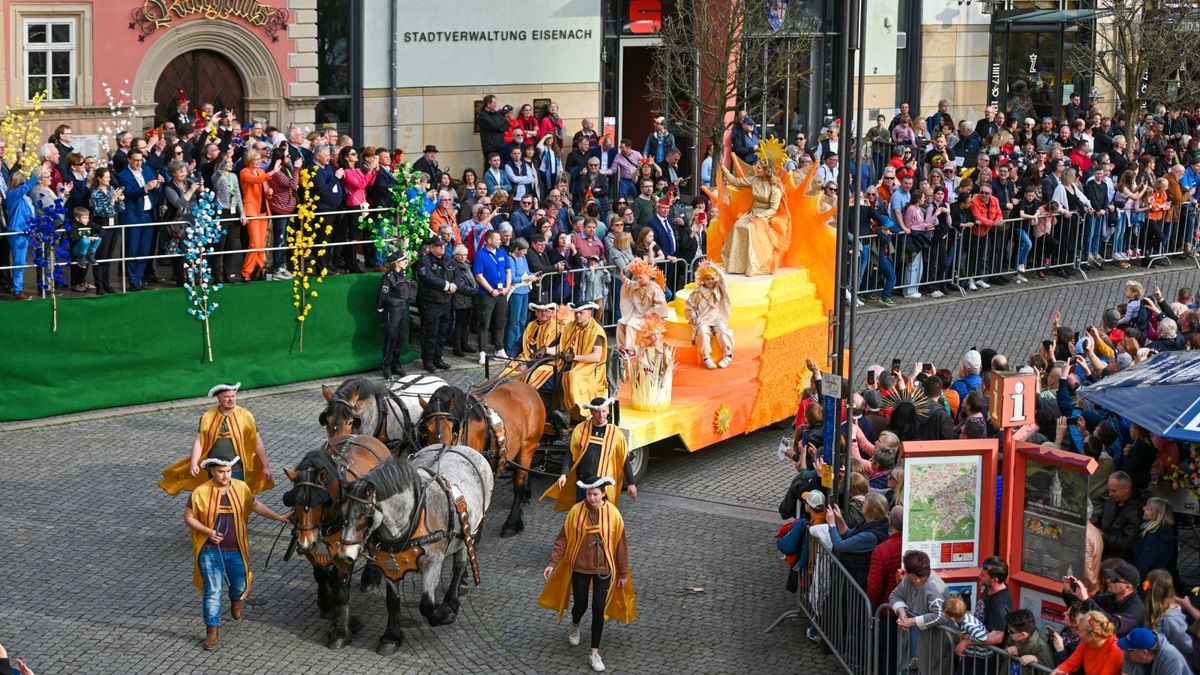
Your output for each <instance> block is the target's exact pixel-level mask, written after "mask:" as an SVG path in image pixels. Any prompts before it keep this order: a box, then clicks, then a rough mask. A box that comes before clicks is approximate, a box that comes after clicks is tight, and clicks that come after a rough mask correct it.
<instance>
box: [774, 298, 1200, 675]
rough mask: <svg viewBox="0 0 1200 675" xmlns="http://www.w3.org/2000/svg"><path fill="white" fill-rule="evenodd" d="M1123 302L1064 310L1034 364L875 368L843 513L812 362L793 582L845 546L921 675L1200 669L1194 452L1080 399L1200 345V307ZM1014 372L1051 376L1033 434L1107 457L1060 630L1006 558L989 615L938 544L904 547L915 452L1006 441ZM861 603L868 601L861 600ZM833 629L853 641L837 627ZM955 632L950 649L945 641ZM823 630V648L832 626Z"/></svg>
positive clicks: (1035, 340)
mask: <svg viewBox="0 0 1200 675" xmlns="http://www.w3.org/2000/svg"><path fill="white" fill-rule="evenodd" d="M1113 300H1114V302H1113V304H1112V305H1111V306H1110V307H1102V308H1097V312H1096V322H1095V324H1094V325H1087V326H1084V327H1082V328H1080V329H1079V330H1078V331H1076V330H1075V329H1074V328H1072V327H1070V326H1065V325H1062V324H1061V315H1060V314H1059V313H1057V312H1056V313H1055V314H1054V316H1053V317H1052V318H1051V320H1050V322H1049V323H1050V325H1049V326H1048V331H1047V335H1046V336H1045V337H1044V339H1042V338H1039V337H1037V336H1030V351H1029V353H1028V354H1025V355H1022V356H1021V357H1020V359H1019V360H1018V359H1017V358H1013V359H1010V358H1009V356H1008V355H1005V354H1000V353H997V352H996V351H995V350H992V349H988V348H980V349H974V348H972V349H970V350H968V351H967V352H966V353H965V354H964V355H963V358H962V360H961V363H959V364H957V368H956V370H955V371H954V372H952V371H951V370H949V369H945V368H939V367H937V366H936V365H935V364H932V363H921V362H918V363H916V364H915V365H914V367H913V369H912V371H911V372H902V371H903V369H902V368H901V367H900V365H899V364H895V363H893V365H892V367H891V368H884V367H882V366H879V365H874V366H871V367H870V368H869V369H868V370H867V372H866V375H865V380H864V381H863V382H862V383H860V385H859V387H858V388H857V391H855V392H854V393H853V394H852V395H851V400H850V406H849V409H848V411H847V413H846V414H843V416H842V417H841V418H840V419H839V423H840V424H841V428H842V430H843V432H845V431H848V432H849V434H850V437H851V438H853V439H854V442H853V443H852V444H851V446H850V448H849V451H848V454H849V459H848V463H849V465H850V466H849V471H850V476H849V482H848V483H846V482H845V480H846V478H845V475H844V473H843V474H842V475H840V476H838V477H837V478H836V480H837V482H838V484H839V485H842V484H848V485H849V494H848V495H847V500H848V501H847V502H846V504H847V505H845V506H842V507H841V508H839V506H838V505H836V504H834V503H831V500H830V497H829V495H828V493H827V492H828V491H827V490H825V489H824V488H823V487H822V485H821V474H822V470H823V469H824V468H825V467H824V466H823V464H822V456H823V452H822V449H823V448H822V444H823V441H822V430H823V427H824V421H825V420H824V412H823V407H822V404H821V402H820V399H819V392H820V382H819V378H820V371H819V369H818V368H817V365H816V364H815V363H812V362H810V363H809V369H810V370H811V371H812V372H813V383H812V385H811V386H810V387H809V388H808V389H806V390H805V392H804V393H803V395H802V398H801V402H800V406H799V410H798V413H797V418H796V426H795V430H794V434H793V437H792V441H791V443H790V450H789V451H788V454H789V456H790V459H791V460H792V461H793V462H795V468H796V474H795V476H794V479H793V480H792V482H791V485H790V486H789V488H788V491H787V493H786V495H785V496H784V498H783V500H782V501H781V503H780V505H779V512H780V515H781V517H783V519H784V520H785V521H786V522H785V524H784V526H783V527H782V528H781V530H780V533H779V536H778V537H777V540H778V542H777V543H778V545H779V548H780V551H781V552H783V553H784V554H785V555H787V556H788V563H789V570H791V573H792V578H791V580H790V581H789V586H790V587H792V588H797V587H802V586H803V585H804V583H805V581H804V578H805V574H806V572H807V573H808V574H811V570H812V567H813V565H814V561H815V558H816V557H817V556H818V553H819V552H820V551H824V552H825V553H826V554H827V555H832V556H835V557H836V558H837V559H838V560H839V561H840V562H841V564H842V566H843V567H844V568H845V571H846V574H847V575H848V576H849V577H850V580H849V581H850V583H853V584H855V585H857V586H858V587H859V588H861V589H862V591H863V592H864V593H865V594H866V596H867V597H868V598H869V599H870V604H871V606H872V607H880V606H886V607H887V608H888V610H886V611H885V617H886V621H885V622H884V624H882V625H883V626H884V627H885V628H881V630H885V629H886V630H891V631H901V632H904V631H907V632H908V633H909V634H910V635H911V636H912V639H911V640H910V642H911V643H912V644H913V645H914V646H913V650H914V651H913V652H912V656H913V657H914V658H915V659H916V661H914V663H913V667H914V668H918V670H919V672H922V673H927V672H928V673H943V672H944V673H949V672H952V671H953V667H954V663H953V662H954V661H955V659H957V660H958V662H963V661H964V660H965V661H967V662H966V663H962V667H963V669H962V670H960V671H957V672H965V673H994V672H1007V671H1008V667H1007V664H1004V667H1003V668H999V669H998V668H997V667H996V666H995V665H993V666H989V667H983V668H980V667H978V666H979V664H982V663H984V661H980V659H1003V656H1002V654H1001V653H1000V652H1001V651H1004V652H1007V653H1008V654H1009V655H1010V656H1011V658H1012V659H1013V660H1014V661H1016V662H1019V666H1023V667H1026V670H1023V671H1022V672H1026V673H1032V672H1033V671H1032V670H1029V669H1028V667H1029V666H1030V665H1031V664H1034V663H1038V664H1041V665H1042V666H1044V667H1046V668H1047V669H1056V670H1057V671H1058V672H1063V673H1075V672H1084V671H1085V670H1086V672H1087V673H1088V675H1096V674H1101V675H1104V674H1112V675H1117V674H1119V673H1122V672H1126V673H1134V672H1154V673H1168V672H1169V673H1189V672H1200V671H1197V670H1196V669H1197V667H1198V666H1200V649H1194V648H1193V640H1194V636H1200V602H1196V598H1197V597H1198V592H1197V591H1196V589H1191V590H1187V588H1186V587H1185V585H1184V584H1183V581H1182V580H1181V578H1180V573H1179V537H1178V536H1177V530H1176V528H1177V525H1178V523H1177V522H1176V520H1175V514H1174V513H1173V511H1172V508H1171V505H1170V504H1169V503H1168V501H1167V500H1166V499H1165V498H1164V497H1165V496H1167V492H1169V490H1168V491H1167V492H1164V491H1163V488H1162V487H1160V486H1164V485H1165V484H1166V483H1167V482H1169V481H1172V482H1173V481H1177V480H1179V479H1178V478H1166V479H1163V482H1162V483H1160V477H1163V476H1165V475H1175V476H1178V475H1184V474H1186V473H1189V472H1191V471H1193V468H1192V466H1191V463H1192V462H1193V461H1194V459H1193V458H1192V457H1191V453H1192V452H1193V449H1192V448H1191V447H1189V445H1188V444H1186V443H1181V442H1177V441H1172V440H1169V439H1166V438H1162V437H1159V436H1157V435H1154V434H1152V433H1151V432H1150V431H1148V430H1147V429H1144V428H1142V427H1140V426H1138V425H1137V424H1136V423H1133V422H1131V421H1130V420H1128V419H1126V418H1124V417H1122V416H1121V415H1120V413H1119V412H1117V411H1113V410H1105V409H1103V408H1100V407H1098V406H1095V405H1094V404H1092V403H1090V402H1089V401H1087V400H1085V399H1084V398H1083V397H1082V396H1081V394H1080V391H1079V390H1080V388H1081V387H1083V386H1085V385H1087V384H1089V383H1094V382H1098V381H1100V380H1102V379H1104V378H1106V377H1110V376H1112V375H1114V374H1116V373H1119V372H1121V371H1123V370H1125V369H1127V368H1130V367H1132V366H1134V365H1135V364H1139V363H1142V362H1144V361H1146V360H1147V359H1150V358H1152V357H1153V356H1155V355H1156V354H1158V353H1160V352H1164V351H1178V350H1197V349H1200V311H1198V310H1197V307H1196V300H1195V297H1194V295H1193V292H1192V289H1191V288H1186V287H1184V288H1180V289H1178V290H1177V292H1176V293H1175V294H1174V295H1172V296H1167V295H1166V294H1164V293H1163V292H1162V291H1161V290H1160V289H1158V288H1154V289H1152V290H1150V291H1149V292H1148V291H1147V290H1146V289H1145V288H1144V287H1143V285H1142V284H1141V283H1139V282H1138V281H1135V280H1129V281H1127V282H1126V284H1125V292H1124V293H1123V296H1122V297H1120V298H1114V299H1113ZM1010 371H1019V372H1022V373H1028V374H1033V375H1036V377H1037V380H1038V382H1039V392H1038V395H1037V410H1036V413H1035V418H1034V422H1035V423H1034V425H1032V426H1030V427H1027V428H1024V429H1022V430H1021V431H1020V432H1018V434H1017V435H1018V436H1019V437H1020V438H1019V440H1024V441H1027V442H1030V443H1034V444H1043V445H1047V446H1050V447H1054V448H1057V449H1060V450H1065V451H1068V452H1074V453H1079V454H1082V455H1087V456H1089V457H1092V458H1094V459H1095V460H1096V463H1097V467H1098V468H1097V470H1096V472H1095V473H1094V474H1093V475H1092V477H1091V479H1090V481H1091V482H1090V486H1091V494H1090V495H1089V497H1090V498H1089V500H1088V503H1087V517H1088V520H1087V548H1086V557H1085V560H1084V565H1083V569H1082V570H1079V569H1078V568H1076V571H1074V572H1072V573H1068V576H1066V577H1064V578H1063V583H1062V589H1061V593H1062V600H1063V604H1064V606H1065V607H1068V608H1069V611H1068V612H1067V613H1066V616H1065V617H1064V618H1063V622H1062V624H1063V626H1064V628H1063V630H1061V631H1054V630H1051V631H1049V632H1048V633H1047V634H1045V635H1043V634H1042V633H1041V632H1040V631H1039V630H1038V629H1037V625H1036V623H1035V620H1034V616H1033V615H1032V614H1031V613H1030V612H1029V611H1028V610H1027V609H1021V610H1017V611H1014V610H1013V606H1014V603H1013V597H1012V593H1011V591H1010V590H1009V589H1008V587H1007V585H1006V583H1007V578H1008V574H1009V569H1008V564H1007V562H1006V561H1005V560H1002V559H1000V558H989V559H987V560H985V561H983V563H982V565H981V570H982V571H981V573H980V575H979V579H978V590H977V592H975V593H974V597H975V603H974V612H973V613H972V612H971V611H969V609H967V608H964V601H963V598H961V597H959V596H957V595H955V594H952V593H949V592H947V590H946V585H945V584H944V583H942V581H941V580H940V579H939V577H938V575H937V572H936V571H935V570H934V569H932V568H931V563H930V561H929V557H928V556H927V555H926V554H924V553H922V552H920V551H902V550H901V535H902V532H903V527H904V514H903V510H904V508H905V505H904V491H905V476H904V462H903V449H904V444H905V443H907V442H910V441H937V440H949V439H973V438H1002V434H1001V433H1000V432H999V430H997V429H995V428H993V427H992V425H991V422H990V420H989V418H988V416H987V410H988V409H989V401H988V392H989V383H990V380H991V379H992V378H993V377H995V376H996V374H997V373H1001V372H1010ZM847 427H848V429H847ZM1007 450H1008V449H1007V448H1003V447H1002V448H1001V454H1003V453H1004V452H1006V451H1007ZM996 468H997V474H998V475H999V474H1000V471H999V469H1000V466H997V467H996ZM1179 472H1182V473H1179ZM1002 489H1003V485H1002V478H1001V479H999V480H998V481H997V486H996V492H995V504H994V507H995V508H994V510H993V509H992V508H990V507H991V506H992V505H991V504H988V506H987V507H986V508H985V509H984V514H985V515H986V516H987V517H993V518H995V520H996V522H997V525H999V521H1000V515H1001V513H1000V509H1001V503H1000V494H1001V491H1002ZM1185 517H1186V516H1185ZM997 531H999V528H998V527H997ZM1064 564H1065V562H1064ZM933 567H936V565H933ZM898 569H900V570H902V571H901V572H899V573H898V572H897V570H898ZM1074 575H1077V576H1074ZM809 583H815V582H814V581H812V580H811V579H810V580H809ZM830 587H831V586H830V585H829V584H828V583H826V584H823V588H825V589H828V588H830ZM833 587H837V586H836V585H833ZM823 592H830V591H828V590H826V591H823ZM844 604H845V606H847V607H853V606H855V605H854V601H853V600H848V601H847V602H846V603H844ZM966 607H968V608H969V604H968V605H966ZM829 621H830V623H829V624H828V625H829V626H833V627H834V630H833V632H834V633H836V632H837V629H836V627H837V623H836V622H837V619H836V618H833V619H830V620H829ZM935 629H938V631H940V632H931V631H935ZM947 631H948V635H949V636H950V638H951V640H950V642H947V638H946V635H942V634H941V633H947ZM827 634H828V632H827ZM886 635H887V637H886V638H885V639H884V641H885V642H887V649H884V650H883V651H884V652H886V653H885V654H881V657H880V658H894V654H893V653H894V652H895V651H896V649H897V648H898V647H897V644H898V643H897V638H896V635H898V633H895V632H893V633H890V634H886ZM918 636H920V637H919V638H918ZM809 637H810V638H811V639H814V640H817V641H820V640H821V637H820V635H819V634H818V632H817V631H816V630H815V628H814V629H810V630H809ZM954 642H956V643H957V649H956V650H955V651H956V653H955V654H954V655H951V653H950V644H951V643H954ZM988 646H991V647H994V648H997V649H996V650H990V649H988V648H987V647H988ZM972 660H974V661H972ZM971 663H975V667H973V666H972V665H970V664H971ZM989 663H991V662H990V661H989ZM995 663H999V662H998V661H996V662H995ZM1148 664H1155V665H1153V666H1150V665H1148ZM903 665H904V664H903V662H901V663H900V666H901V667H903ZM881 672H884V671H883V670H881ZM889 672H894V670H893V671H889ZM1014 672H1015V671H1014ZM1043 672H1044V671H1043Z"/></svg>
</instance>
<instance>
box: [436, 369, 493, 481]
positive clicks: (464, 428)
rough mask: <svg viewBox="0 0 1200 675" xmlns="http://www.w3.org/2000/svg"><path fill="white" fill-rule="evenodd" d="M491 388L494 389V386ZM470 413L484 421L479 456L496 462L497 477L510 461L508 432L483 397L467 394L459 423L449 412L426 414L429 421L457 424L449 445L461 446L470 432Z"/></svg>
mask: <svg viewBox="0 0 1200 675" xmlns="http://www.w3.org/2000/svg"><path fill="white" fill-rule="evenodd" d="M485 384H486V383H485ZM492 388H494V385H493V387H492ZM490 389H491V388H489V391H490ZM486 393H488V392H484V394H485V395H486ZM472 411H477V412H478V414H479V417H480V418H482V419H483V421H484V428H485V429H486V430H487V439H486V442H485V444H484V447H483V448H482V449H481V450H480V454H482V455H483V456H484V457H485V458H487V459H488V460H489V461H490V460H492V459H495V460H496V468H495V475H497V476H499V475H500V473H501V472H502V471H504V466H505V465H506V464H507V463H508V462H509V461H510V460H509V458H508V432H507V431H506V430H505V428H504V418H503V417H500V415H499V413H497V412H496V411H495V409H493V408H492V407H491V406H489V405H488V404H487V402H486V401H484V399H483V396H480V395H478V394H477V393H475V392H468V393H467V404H466V406H465V407H464V409H463V419H462V420H461V421H458V420H455V419H454V416H453V414H452V413H450V412H433V413H427V416H428V417H429V418H431V419H432V418H437V417H445V418H448V419H449V420H450V421H451V422H459V424H458V429H457V430H456V431H455V432H454V436H453V437H452V438H451V439H450V443H451V444H452V445H462V442H461V441H462V438H463V437H464V436H467V435H468V434H469V431H470V423H471V413H472ZM439 440H440V439H439ZM493 448H494V449H493Z"/></svg>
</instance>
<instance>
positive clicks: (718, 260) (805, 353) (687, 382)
mask: <svg viewBox="0 0 1200 675" xmlns="http://www.w3.org/2000/svg"><path fill="white" fill-rule="evenodd" d="M783 156H784V155H783V145H782V143H780V142H779V141H777V140H775V139H770V140H767V141H764V142H763V143H762V144H761V147H760V150H759V157H758V162H756V165H757V166H762V167H763V170H759V171H756V170H755V169H754V166H756V165H747V164H744V163H742V162H741V161H739V160H738V159H736V158H734V160H733V163H734V167H733V171H732V172H730V173H729V174H728V175H726V174H724V173H723V174H721V175H718V176H717V177H716V187H715V188H714V189H712V190H706V192H707V193H708V194H709V197H710V198H711V199H712V200H713V203H714V204H715V208H716V214H717V215H716V217H715V218H714V219H713V220H712V222H711V224H710V225H709V227H708V230H707V236H708V249H707V250H708V258H709V260H711V261H712V262H713V263H715V264H716V265H718V266H721V267H722V268H724V269H725V270H726V274H725V275H724V276H725V282H726V287H727V292H728V295H729V300H730V305H731V311H730V315H729V318H728V325H729V328H731V329H732V331H733V335H734V350H733V351H734V355H733V359H732V360H731V361H730V362H729V363H728V366H727V367H725V368H716V369H710V368H707V367H705V365H703V363H702V361H701V357H700V355H699V353H698V349H697V346H696V345H695V344H693V341H692V327H691V325H690V324H689V322H688V320H687V317H686V315H685V311H684V307H685V303H686V302H687V299H688V296H689V295H690V294H691V293H693V292H695V290H696V285H695V283H692V284H689V285H688V286H687V287H685V288H682V289H679V291H678V292H677V293H676V295H675V298H674V299H673V300H672V301H671V302H670V303H669V311H668V313H667V316H666V321H665V330H661V331H660V334H661V336H662V341H663V342H665V343H666V344H667V345H668V346H669V347H670V348H671V350H672V352H673V359H672V362H673V363H672V369H671V370H670V371H669V372H670V374H669V375H668V377H669V382H667V383H665V384H666V385H669V386H664V383H662V382H661V379H662V378H661V376H660V377H658V378H657V379H658V380H659V382H658V385H657V387H656V388H653V391H654V392H655V394H656V395H654V396H647V395H646V392H645V391H644V389H645V388H646V387H647V384H648V383H647V380H649V379H653V378H651V377H650V376H651V375H654V374H653V373H640V372H634V373H631V374H630V375H629V377H628V378H627V381H626V383H625V384H623V385H622V387H621V389H620V392H619V395H618V399H619V400H620V402H621V419H620V426H621V427H622V428H623V429H624V430H626V432H627V433H628V434H629V447H630V448H633V449H635V450H636V449H641V448H645V447H647V446H649V445H651V444H652V443H656V442H659V441H667V442H670V441H672V440H674V439H678V442H679V443H681V444H682V446H683V447H684V448H686V449H687V450H690V451H695V450H698V449H700V448H703V447H706V446H709V445H712V444H714V443H717V442H720V441H722V440H725V439H728V438H731V437H733V436H737V435H739V434H744V433H748V432H751V431H754V430H756V429H761V428H763V427H765V426H767V425H769V424H772V423H775V422H778V421H781V420H784V419H787V418H788V417H791V416H792V415H794V414H795V412H796V405H797V401H798V398H797V396H798V393H799V392H800V390H801V389H802V388H803V387H805V386H806V385H807V383H808V379H807V378H808V373H807V371H806V369H805V359H808V358H811V359H813V360H815V361H816V362H817V363H819V364H822V365H823V366H828V341H827V335H828V332H827V331H828V318H827V310H828V309H830V308H833V307H834V299H835V297H836V295H835V288H834V283H835V282H834V271H835V268H834V265H835V264H836V260H837V247H836V237H837V235H836V232H835V231H834V229H833V228H832V227H830V226H829V225H828V224H827V221H828V220H829V219H830V217H831V216H832V215H834V212H833V211H829V210H824V211H823V210H821V206H820V197H819V196H818V195H810V194H809V192H808V188H809V184H810V183H811V181H812V180H813V175H814V173H815V172H810V173H809V174H808V175H807V176H805V177H803V178H801V179H800V180H797V177H796V176H795V175H794V174H793V173H792V172H789V171H787V170H785V169H784V168H783ZM772 192H774V193H775V194H776V195H777V198H778V205H777V207H775V208H774V209H771V208H770V204H771V195H772ZM764 210H765V211H764ZM772 210H773V213H769V212H770V211H772ZM764 212H767V213H769V215H768V216H767V217H766V218H761V217H756V216H755V213H760V214H761V213H764ZM739 225H740V226H741V227H737V226H739ZM731 237H736V238H737V240H736V241H734V242H732V243H733V244H736V246H727V242H729V240H730V238H731ZM743 239H744V241H743ZM730 251H733V255H735V256H737V257H738V258H740V259H739V260H730V261H727V260H725V256H728V255H730ZM747 252H748V253H749V258H750V261H751V263H752V267H754V268H757V269H751V270H750V271H757V272H761V273H759V274H755V275H753V276H747V275H746V274H743V273H737V271H740V270H741V269H744V267H743V266H744V264H745V262H746V261H745V258H746V257H747V256H746V254H747ZM729 263H732V265H729ZM730 267H732V269H733V270H734V271H732V272H731V271H730ZM712 355H713V358H714V359H716V358H718V357H723V356H724V354H723V352H722V348H721V345H720V344H719V341H718V340H716V339H715V338H714V344H713V349H712ZM631 367H632V368H633V369H634V370H635V371H636V370H637V369H638V368H640V366H639V365H638V364H637V363H636V362H635V363H634V364H632V366H631ZM664 391H665V392H666V396H667V397H668V398H667V399H666V400H664V398H663V396H662V393H663V392H664ZM638 454H641V453H638ZM635 471H636V469H635Z"/></svg>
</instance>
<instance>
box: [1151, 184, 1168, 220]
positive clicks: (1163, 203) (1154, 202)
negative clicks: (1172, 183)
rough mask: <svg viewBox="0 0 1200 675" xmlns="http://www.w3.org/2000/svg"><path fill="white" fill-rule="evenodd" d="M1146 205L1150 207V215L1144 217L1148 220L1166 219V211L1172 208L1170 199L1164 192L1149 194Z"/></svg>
mask: <svg viewBox="0 0 1200 675" xmlns="http://www.w3.org/2000/svg"><path fill="white" fill-rule="evenodd" d="M1146 203H1147V204H1148V205H1149V206H1150V213H1149V215H1148V216H1146V217H1147V218H1149V219H1150V220H1162V219H1163V218H1165V217H1166V215H1167V211H1168V210H1170V209H1171V208H1173V207H1172V206H1171V197H1170V196H1169V195H1168V194H1167V192H1166V191H1165V190H1164V191H1162V192H1159V191H1157V190H1155V191H1154V192H1151V193H1150V197H1149V198H1148V199H1147V200H1146Z"/></svg>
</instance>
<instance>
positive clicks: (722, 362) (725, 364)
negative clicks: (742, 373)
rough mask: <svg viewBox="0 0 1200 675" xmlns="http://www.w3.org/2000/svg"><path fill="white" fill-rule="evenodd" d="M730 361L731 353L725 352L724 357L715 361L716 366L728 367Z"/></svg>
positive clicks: (731, 358)
mask: <svg viewBox="0 0 1200 675" xmlns="http://www.w3.org/2000/svg"><path fill="white" fill-rule="evenodd" d="M732 361H733V354H726V355H725V356H724V357H722V358H721V360H720V361H718V362H717V367H718V368H728V367H729V364H730V362H732Z"/></svg>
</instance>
